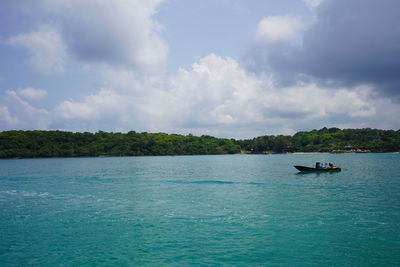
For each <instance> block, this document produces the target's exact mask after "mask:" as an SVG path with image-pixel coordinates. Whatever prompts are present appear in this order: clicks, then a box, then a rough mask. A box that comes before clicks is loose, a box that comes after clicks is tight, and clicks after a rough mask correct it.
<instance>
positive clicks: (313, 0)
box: [304, 0, 323, 8]
mask: <svg viewBox="0 0 400 267" xmlns="http://www.w3.org/2000/svg"><path fill="white" fill-rule="evenodd" d="M322 1H323V0H304V2H306V4H307V5H308V6H309V7H311V8H316V7H317V6H319V5H320V4H321V3H322Z"/></svg>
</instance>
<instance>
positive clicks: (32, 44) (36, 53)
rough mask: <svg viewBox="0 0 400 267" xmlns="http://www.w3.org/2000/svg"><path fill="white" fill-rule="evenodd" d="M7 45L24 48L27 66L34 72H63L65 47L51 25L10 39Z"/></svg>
mask: <svg viewBox="0 0 400 267" xmlns="http://www.w3.org/2000/svg"><path fill="white" fill-rule="evenodd" d="M8 44H10V45H13V46H19V47H23V48H26V49H27V50H28V52H29V59H28V64H29V65H30V66H31V67H32V68H33V69H34V70H35V71H38V72H43V73H52V72H63V71H64V64H65V56H66V51H65V50H66V47H65V44H64V42H63V40H62V38H61V36H60V34H59V32H58V30H57V29H56V28H55V27H53V26H51V25H42V26H41V27H40V28H39V29H38V30H35V31H31V32H27V33H21V34H18V35H16V36H14V37H11V38H10V39H8Z"/></svg>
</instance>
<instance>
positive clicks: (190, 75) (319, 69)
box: [0, 0, 400, 138]
mask: <svg viewBox="0 0 400 267" xmlns="http://www.w3.org/2000/svg"><path fill="white" fill-rule="evenodd" d="M399 10H400V2H398V1H397V0H385V1H378V0H348V1H345V0H288V1H281V0H264V1H261V0H249V1H240V0H214V1H212V0H204V1H194V0H150V1H140V0H116V1H106V0H87V1H78V0H56V1H54V0H37V1H35V2H33V1H28V0H17V1H3V2H2V3H0V58H1V61H0V130H11V129H17V130H28V129H49V130H50V129H61V130H69V131H98V130H103V131H124V132H125V131H130V130H135V131H139V132H141V131H148V132H167V133H180V134H188V133H192V134H196V135H201V134H210V135H215V136H221V137H234V138H248V137H255V136H259V135H263V134H279V133H283V134H292V133H294V132H296V131H300V130H311V129H315V128H322V127H324V126H327V127H339V128H361V127H362V128H363V127H371V128H383V129H399V126H400V118H399V117H400V116H398V114H399V113H400V105H399V103H400V102H399V101H400V97H399V92H400V91H399V88H400V75H398V74H399V73H400V14H399V13H400V11H399Z"/></svg>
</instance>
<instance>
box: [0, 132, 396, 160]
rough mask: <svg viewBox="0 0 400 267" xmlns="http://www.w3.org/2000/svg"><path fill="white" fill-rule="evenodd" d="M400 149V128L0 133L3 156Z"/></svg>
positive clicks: (386, 150)
mask: <svg viewBox="0 0 400 267" xmlns="http://www.w3.org/2000/svg"><path fill="white" fill-rule="evenodd" d="M241 151H246V152H247V153H285V152H338V153H340V152H394V151H400V130H397V131H395V130H377V129H345V130H340V129H338V128H330V129H327V128H323V129H320V130H312V131H308V132H298V133H296V134H295V135H293V136H284V135H278V136H274V135H269V136H268V135H266V136H260V137H256V138H253V139H247V140H234V139H226V138H215V137H212V136H207V135H203V136H193V135H191V134H189V135H186V136H184V135H177V134H165V133H146V132H144V133H137V132H134V131H131V132H128V133H107V132H102V131H99V132H97V133H89V132H84V133H73V132H64V131H5V132H0V158H15V157H23V158H33V157H84V156H93V157H96V156H144V155H200V154H234V153H239V152H241Z"/></svg>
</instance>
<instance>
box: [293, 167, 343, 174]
mask: <svg viewBox="0 0 400 267" xmlns="http://www.w3.org/2000/svg"><path fill="white" fill-rule="evenodd" d="M294 167H295V168H296V169H298V170H299V171H302V172H338V171H341V170H342V169H341V168H339V167H333V168H324V169H317V168H311V167H306V166H298V165H295V166H294Z"/></svg>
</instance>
